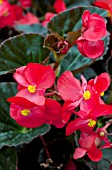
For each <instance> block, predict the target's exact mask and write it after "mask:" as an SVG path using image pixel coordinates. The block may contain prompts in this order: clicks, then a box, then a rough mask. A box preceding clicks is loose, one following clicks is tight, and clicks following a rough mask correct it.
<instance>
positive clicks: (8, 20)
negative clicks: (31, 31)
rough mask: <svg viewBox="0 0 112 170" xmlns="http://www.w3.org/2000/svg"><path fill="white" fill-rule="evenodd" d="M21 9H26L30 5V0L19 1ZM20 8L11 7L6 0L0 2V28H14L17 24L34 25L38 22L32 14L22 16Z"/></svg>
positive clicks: (16, 6) (22, 12)
mask: <svg viewBox="0 0 112 170" xmlns="http://www.w3.org/2000/svg"><path fill="white" fill-rule="evenodd" d="M20 2H21V5H22V7H24V8H27V7H30V5H31V0H27V1H26V0H24V1H22V0H21V1H20ZM22 7H21V6H18V5H11V4H10V3H9V2H8V1H7V0H1V1H0V28H4V27H6V26H10V27H14V26H15V25H18V24H35V23H39V20H38V18H37V17H36V16H34V15H33V14H32V13H30V12H28V13H27V14H24V11H23V9H22Z"/></svg>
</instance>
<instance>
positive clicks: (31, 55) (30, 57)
mask: <svg viewBox="0 0 112 170" xmlns="http://www.w3.org/2000/svg"><path fill="white" fill-rule="evenodd" d="M43 44H44V37H43V36H42V35H39V34H22V35H19V36H15V37H12V38H9V39H8V40H6V41H4V42H3V43H2V44H1V46H0V74H4V72H5V73H7V72H9V71H11V70H13V69H15V68H17V67H20V66H23V65H26V64H27V63H29V62H39V63H40V62H42V61H44V59H45V58H46V57H47V56H48V55H49V50H48V49H46V48H43Z"/></svg>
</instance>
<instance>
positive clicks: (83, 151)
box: [73, 148, 87, 159]
mask: <svg viewBox="0 0 112 170" xmlns="http://www.w3.org/2000/svg"><path fill="white" fill-rule="evenodd" d="M86 152H87V149H84V148H76V149H75V152H74V155H73V157H74V159H78V158H82V157H83V156H84V155H85V154H86Z"/></svg>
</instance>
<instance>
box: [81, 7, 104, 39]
mask: <svg viewBox="0 0 112 170" xmlns="http://www.w3.org/2000/svg"><path fill="white" fill-rule="evenodd" d="M82 25H83V28H82V37H83V38H84V39H86V40H88V41H98V40H100V39H101V38H102V37H103V36H105V35H106V33H107V31H106V22H105V20H104V18H103V17H101V16H100V15H99V14H96V13H94V14H90V12H89V11H88V10H86V11H84V13H83V16H82Z"/></svg>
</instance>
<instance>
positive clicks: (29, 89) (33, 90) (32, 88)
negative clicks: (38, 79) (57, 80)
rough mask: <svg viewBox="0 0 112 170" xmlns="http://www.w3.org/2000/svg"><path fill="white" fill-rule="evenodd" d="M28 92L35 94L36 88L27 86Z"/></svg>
mask: <svg viewBox="0 0 112 170" xmlns="http://www.w3.org/2000/svg"><path fill="white" fill-rule="evenodd" d="M28 91H29V92H30V93H35V91H36V86H32V85H29V86H28Z"/></svg>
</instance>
